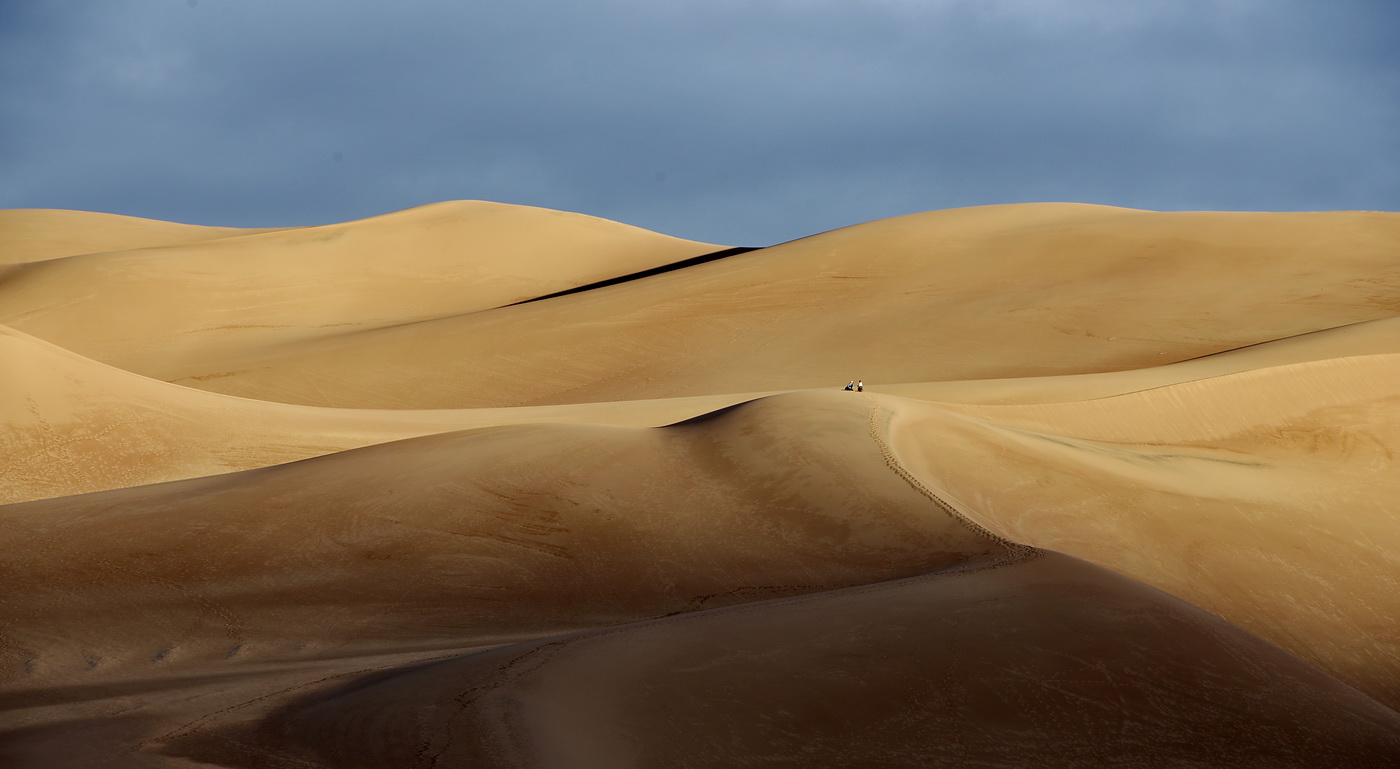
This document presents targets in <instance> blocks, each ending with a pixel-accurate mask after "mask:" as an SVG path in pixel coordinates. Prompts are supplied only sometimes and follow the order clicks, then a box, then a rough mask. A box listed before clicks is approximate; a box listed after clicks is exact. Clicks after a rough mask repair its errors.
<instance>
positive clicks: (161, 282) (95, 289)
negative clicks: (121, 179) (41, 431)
mask: <svg viewBox="0 0 1400 769" xmlns="http://www.w3.org/2000/svg"><path fill="white" fill-rule="evenodd" d="M0 245H3V244H0ZM720 248H723V247H722V246H716V245H712V244H706V243H697V242H693V241H688V240H681V239H679V238H673V237H670V236H668V235H662V234H659V233H655V232H650V231H647V230H643V229H640V228H637V227H632V226H629V225H625V224H621V223H618V222H610V221H605V220H602V219H598V218H596V217H591V216H585V215H582V214H573V213H567V212H563V211H552V210H548V209H542V208H533V207H529V206H514V205H507V204H503V203H488V202H484V201H453V202H447V203H437V204H433V205H428V206H421V207H418V208H414V209H409V210H407V211H400V212H396V213H393V214H386V215H383V216H377V217H372V218H369V219H362V220H357V221H353V222H346V223H343V224H331V225H321V226H317V227H294V228H286V229H280V230H271V231H250V232H248V233H244V234H239V235H237V236H231V237H221V238H216V239H210V240H203V241H196V242H185V243H173V244H165V245H159V246H154V247H148V248H137V249H132V250H126V251H116V252H103V253H88V254H77V255H73V256H68V257H65V258H61V259H52V260H48V261H42V262H35V263H29V264H24V265H16V266H12V267H9V268H7V269H6V270H5V271H4V272H3V273H0V323H3V324H6V325H9V326H12V327H14V328H17V329H19V330H21V331H24V332H25V333H28V334H31V335H33V336H37V337H39V338H41V339H45V340H47V341H50V342H53V343H54V344H57V345H59V346H61V347H64V348H66V349H69V350H73V351H74V352H77V353H79V354H82V355H84V356H86V357H90V358H93V359H95V360H100V361H102V362H104V363H110V364H112V365H115V366H118V367H120V368H125V369H128V370H131V371H134V372H137V373H140V374H143V375H145V376H150V377H153V378H156V379H182V378H198V377H209V376H222V375H226V374H228V372H230V371H236V370H239V369H247V368H256V367H258V365H259V362H260V361H261V360H262V359H264V358H266V357H268V356H269V355H276V354H277V353H278V352H280V351H281V350H282V349H283V348H285V347H288V346H294V345H298V344H306V343H309V342H311V341H314V340H325V339H336V338H341V337H345V336H347V335H349V336H353V335H357V334H363V333H366V332H367V331H371V330H374V329H379V328H384V327H393V326H401V325H403V324H412V323H419V322H422V321H425V320H430V319H434V318H441V317H445V316H457V315H469V314H471V313H475V312H480V311H482V310H486V309H490V308H494V307H499V306H502V305H507V304H511V303H514V302H518V301H521V300H524V299H530V298H533V297H536V296H541V295H544V294H549V293H553V292H555V291H559V290H562V289H567V288H572V287H575V286H578V285H583V284H587V283H592V282H595V281H598V280H602V279H606V278H612V277H616V276H619V275H626V274H628V273H631V272H636V271H638V270H642V269H647V268H651V267H656V266H659V265H664V264H668V263H671V262H674V261H678V260H681V259H685V258H688V257H693V256H697V255H700V254H704V253H708V252H711V251H716V250H718V249H720ZM196 381H197V379H196Z"/></svg>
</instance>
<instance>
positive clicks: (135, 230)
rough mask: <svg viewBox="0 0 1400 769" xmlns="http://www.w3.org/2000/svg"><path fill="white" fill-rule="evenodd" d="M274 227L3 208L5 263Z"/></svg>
mask: <svg viewBox="0 0 1400 769" xmlns="http://www.w3.org/2000/svg"><path fill="white" fill-rule="evenodd" d="M271 231H272V230H269V229H246V228H238V227H204V226H201V225H196V224H176V223H175V222H163V221H159V220H156V219H141V218H138V217H134V216H121V215H118V214H102V213H95V212H91V211H63V210H57V209H48V208H19V209H0V264H26V263H30V262H42V261H47V260H49V259H62V258H64V257H68V256H77V255H79V254H92V253H100V252H104V251H125V250H128V249H133V248H153V247H160V246H173V245H184V244H189V243H195V242H199V241H204V240H214V239H216V238H226V237H235V236H238V235H249V234H254V233H260V232H271Z"/></svg>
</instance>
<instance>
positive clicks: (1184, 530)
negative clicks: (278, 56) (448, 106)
mask: <svg viewBox="0 0 1400 769" xmlns="http://www.w3.org/2000/svg"><path fill="white" fill-rule="evenodd" d="M726 248H727V247H726V246H724V245H719V244H706V243H696V242H692V241H685V240H679V239H675V238H670V237H667V236H665V235H661V234H657V233H651V232H647V231H644V230H639V229H637V228H634V227H629V226H626V225H622V224H618V223H614V222H606V221H602V220H598V219H595V218H592V217H587V216H582V215H577V214H569V213H563V212H556V211H547V210H543V209H535V208H527V207H520V206H507V205H502V204H494V203H483V202H474V201H473V202H453V203H442V204H437V205H433V206H425V207H422V208H417V209H411V210H409V211H403V212H399V213H394V214H389V215H386V216H380V217H375V218H372V219H366V220H362V221H356V222H347V223H343V224H335V225H326V226H320V227H303V228H284V229H277V230H238V229H230V228H214V227H192V226H187V225H178V224H171V223H166V222H156V221H150V220H140V219H129V218H126V217H116V216H112V215H107V214H91V213H84V212H72V211H35V210H24V211H3V212H0V324H3V325H0V419H3V421H4V424H5V430H4V431H3V432H0V456H3V461H4V466H5V468H6V472H5V473H4V475H3V476H2V477H0V548H3V552H4V553H5V556H4V557H3V558H0V585H3V586H4V593H3V595H0V764H2V765H4V766H15V767H45V768H48V767H70V766H72V767H78V766H82V767H103V766H111V767H128V766H130V767H137V766H139V767H196V766H199V767H325V768H327V769H333V768H334V769H338V768H341V767H390V766H405V767H408V766H438V767H448V766H453V767H561V768H572V767H681V766H695V767H712V766H779V765H781V766H794V767H797V766H801V767H855V766H869V767H896V766H908V767H928V766H950V767H953V766H1097V765H1129V766H1178V765H1192V766H1227V765H1228V766H1260V767H1276V766H1390V765H1395V764H1397V763H1400V713H1397V711H1396V709H1397V708H1400V634H1397V633H1396V628H1397V627H1400V597H1398V596H1400V557H1398V556H1397V554H1400V462H1398V461H1397V459H1396V457H1397V453H1400V214H1391V213H1362V212H1332V213H1297V214H1264V213H1251V214H1246V213H1213V212H1189V213H1157V212H1148V211H1137V210H1131V209H1120V208H1109V207H1103V206H1087V205H1072V204H1035V205H1011V206H989V207H982V208H970V209H957V210H950V211H935V212H930V213H925V214H917V215H912V216H904V217H898V218H895V219H888V220H883V221H877V222H871V223H868V224H863V225H858V226H855V227H849V228H846V229H841V230H835V231H832V232H827V233H822V234H820V235H814V236H812V237H809V238H804V239H802V240H797V241H793V242H790V243H785V244H781V245H777V246H772V247H769V248H764V249H758V250H753V251H748V252H746V253H733V254H728V255H722V254H720V252H723V251H724V249H726ZM707 254H719V255H718V256H717V257H716V258H713V259H709V260H704V259H696V258H697V257H702V256H704V255H707ZM686 260H693V261H695V262H697V263H693V264H690V265H689V266H684V267H681V268H679V269H671V270H665V269H657V268H664V267H666V266H667V265H673V264H676V263H678V262H686ZM637 273H646V274H645V275H644V276H642V277H635V278H633V279H628V276H632V275H635V274H637ZM600 282H601V283H604V284H605V285H598V286H595V287H592V288H587V290H580V291H576V292H571V293H570V292H569V289H573V288H580V287H588V286H592V285H593V284H598V283H600ZM560 292H564V293H562V294H561V293H560ZM556 294H560V295H556ZM539 297H547V298H543V299H539V300H538V301H532V300H535V299H537V298H539ZM856 378H860V379H862V380H863V382H864V385H865V390H864V391H863V392H860V393H855V392H843V391H842V390H841V388H842V386H843V385H844V384H845V383H846V382H847V381H849V380H852V379H856Z"/></svg>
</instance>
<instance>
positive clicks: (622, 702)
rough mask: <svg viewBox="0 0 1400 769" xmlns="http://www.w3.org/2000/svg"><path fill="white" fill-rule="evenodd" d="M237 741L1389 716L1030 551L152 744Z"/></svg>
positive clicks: (907, 736) (961, 730)
mask: <svg viewBox="0 0 1400 769" xmlns="http://www.w3.org/2000/svg"><path fill="white" fill-rule="evenodd" d="M969 567H970V568H969ZM989 639H996V640H995V641H994V642H990V643H989V642H988V641H989ZM370 724H372V725H373V726H374V728H372V729H366V728H365V726H366V725H370ZM383 733H390V734H395V735H398V739H395V740H393V741H385V740H382V739H379V738H378V737H377V735H378V734H383ZM249 745H252V746H265V745H274V746H276V747H277V748H278V749H279V751H281V754H282V755H286V756H290V757H296V758H299V759H304V760H306V761H308V762H309V764H310V765H315V766H334V767H347V768H348V767H356V768H357V769H358V768H361V767H363V768H364V769H369V768H370V767H382V766H462V767H468V766H491V767H560V768H561V769H563V768H564V767H569V768H571V769H572V768H575V767H576V768H578V769H585V768H591V767H598V768H599V769H602V768H603V767H619V766H646V767H660V766H665V767H710V766H736V767H739V766H793V767H799V766H800V767H838V766H839V767H858V766H861V767H864V766H868V767H926V766H950V767H951V766H959V767H960V766H1006V767H1010V766H1031V765H1033V766H1252V767H1283V766H1289V767H1310V766H1319V765H1329V764H1330V765H1335V766H1381V765H1384V764H1385V763H1386V762H1388V761H1391V760H1393V759H1394V757H1395V756H1396V755H1397V753H1400V716H1397V715H1396V713H1395V712H1393V711H1391V710H1389V709H1387V708H1385V707H1383V706H1380V705H1378V704H1377V703H1376V702H1375V701H1373V700H1370V699H1368V698H1367V697H1365V696H1364V695H1361V694H1359V693H1358V692H1356V691H1355V690H1353V689H1351V688H1349V687H1347V686H1345V685H1344V684H1341V683H1340V682H1338V681H1336V680H1334V679H1331V678H1329V677H1327V676H1325V675H1323V674H1321V673H1319V672H1318V671H1317V670H1315V669H1313V668H1311V667H1309V666H1307V665H1306V664H1303V663H1301V662H1299V661H1298V660H1297V659H1296V658H1294V657H1291V656H1290V655H1288V654H1286V653H1284V652H1282V651H1280V650H1279V649H1277V648H1275V647H1273V646H1270V645H1269V644H1267V643H1264V642H1263V641H1260V640H1259V639H1258V638H1256V637H1254V636H1251V635H1249V634H1248V633H1245V632H1243V631H1240V630H1238V629H1237V628H1234V627H1232V626H1231V625H1229V624H1228V623H1226V622H1223V621H1222V620H1220V619H1219V618H1218V617H1215V616H1213V615H1211V614H1209V613H1207V612H1204V611H1201V610H1200V609H1197V608H1196V607H1194V606H1191V605H1189V604H1186V603H1184V602H1182V601H1179V600H1176V599H1174V598H1172V597H1171V596H1168V595H1166V594H1163V593H1160V592H1157V591H1155V590H1152V589H1150V588H1147V587H1145V586H1143V585H1142V584H1141V583H1137V582H1134V581H1132V580H1129V579H1126V578H1124V577H1121V576H1118V575H1116V574H1113V573H1112V572H1109V571H1107V570H1105V569H1102V568H1099V567H1095V566H1092V565H1090V564H1087V563H1084V562H1083V561H1078V560H1075V559H1072V558H1068V557H1065V556H1062V555H1056V554H1043V555H1039V556H1034V557H1031V558H1029V559H1027V560H1020V561H1013V562H1009V563H1002V564H1000V565H997V564H995V562H994V561H983V562H980V563H979V564H969V565H968V566H965V567H960V568H954V569H950V570H947V571H945V572H941V573H935V574H932V575H929V576H925V577H919V578H914V579H908V580H901V581H897V582H887V583H881V584H877V585H870V586H866V587H858V588H849V589H846V590H838V591H832V592H828V593H822V594H818V595H815V596H807V597H803V598H798V599H786V600H783V599H779V600H774V601H766V602H762V603H755V604H749V605H746V606H739V607H731V608H728V609H719V610H715V611H708V612H702V613H699V614H688V615H684V616H680V617H675V618H672V619H668V620H663V621H656V622H649V623H644V624H636V625H626V626H623V627H620V628H613V629H608V630H600V631H592V632H587V633H582V634H579V635H574V636H568V637H564V638H561V639H557V640H553V641H547V642H538V643H531V644H521V645H518V646H511V647H507V648H504V649H499V650H496V651H491V652H485V653H480V654H476V655H472V656H468V657H462V658H457V659H451V660H445V661H441V662H436V663H430V664H427V665H425V666H422V667H417V668H409V669H407V670H405V671H403V672H400V673H397V674H394V675H391V676H387V677H382V678H377V679H373V680H370V681H368V682H366V683H363V684H356V685H352V686H348V687H341V688H338V689H333V690H331V691H329V692H326V693H324V694H320V695H316V696H313V697H309V698H306V699H304V700H301V701H297V702H295V703H293V704H292V705H290V706H288V707H285V708H283V709H282V710H280V711H278V712H276V713H274V714H272V715H271V716H270V717H269V718H268V719H267V720H266V721H265V722H263V723H261V724H259V725H258V726H257V727H255V728H249V727H248V726H247V725H242V726H241V728H240V727H238V726H230V727H225V728H224V729H223V730H220V729H217V728H210V729H208V730H207V731H201V732H196V733H193V734H188V733H187V734H180V735H176V736H175V737H173V738H172V739H171V741H170V743H169V744H168V748H167V749H168V750H169V751H170V752H172V753H175V754H177V755H186V756H191V757H194V758H197V759H200V760H206V761H212V762H214V763H217V764H219V765H234V766H262V765H264V764H262V763H261V754H260V753H258V752H255V751H253V750H249V749H248V747H247V746H249ZM287 765H289V766H290V765H292V764H291V763H288V764H287Z"/></svg>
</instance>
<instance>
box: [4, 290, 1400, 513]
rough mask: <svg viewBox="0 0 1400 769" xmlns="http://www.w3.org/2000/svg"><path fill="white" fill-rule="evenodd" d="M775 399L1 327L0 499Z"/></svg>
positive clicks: (1263, 347)
mask: <svg viewBox="0 0 1400 769" xmlns="http://www.w3.org/2000/svg"><path fill="white" fill-rule="evenodd" d="M1383 352H1396V353H1400V318H1390V319H1385V320H1378V321H1370V322H1366V323H1359V324H1353V325H1349V326H1345V327H1342V328H1338V329H1331V330H1328V331H1321V332H1317V333H1313V334H1307V335H1303V336H1300V337H1293V338H1289V339H1283V340H1280V341H1277V342H1270V343H1264V344H1260V345H1255V346H1251V347H1248V348H1244V349H1240V350H1235V351H1232V352H1228V353H1222V354H1219V355H1214V356H1208V357H1205V358H1198V359H1194V360H1191V361H1185V362H1182V363H1177V364H1171V365H1166V366H1158V367H1153V368H1147V369H1134V370H1130V371H1121V372H1108V373H1102V374H1084V375H1069V376H1062V377H1027V378H1022V379H999V380H980V381H969V382H929V383H918V384H906V385H882V386H880V388H879V389H880V391H881V392H887V393H893V394H898V395H902V396H905V397H912V398H918V399H924V400H936V401H947V402H967V403H1047V402H1056V401H1069V400H1083V399H1090V398H1102V397H1107V396H1110V395H1118V394H1122V393H1127V392H1134V391H1138V390H1143V389H1150V388H1153V387H1162V386H1165V385H1169V384H1178V383H1181V382H1186V381H1191V380H1194V379H1202V378H1208V377H1214V376H1221V375H1224V374H1229V373H1239V372H1241V371H1249V370H1254V369H1261V368H1268V367H1270V366H1277V365H1284V364H1287V363H1295V362H1302V361H1308V360H1319V359H1326V358H1329V357H1338V356H1349V355H1361V354H1376V353H1383ZM765 394H771V393H752V394H749V393H738V394H735V393H729V394H719V395H702V396H692V397H686V398H671V399H663V400H650V401H602V402H595V403H580V404H560V405H551V406H534V407H520V408H486V409H456V410H438V411H413V410H370V409H353V410H352V409H333V408H319V407H309V406H296V405H290V404H282V403H275V402H267V401H256V400H249V399H244V398H234V397H229V396H225V395H221V394H216V393H209V392H205V391H202V390H195V389H191V388H187V387H181V386H176V385H171V384H167V383H164V382H159V381H156V380H152V379H148V378H145V377H141V376H139V375H136V374H132V373H129V372H126V371H122V370H120V369H116V368H113V367H110V366H106V365H104V364H101V363H97V362H95V361H92V360H89V359H86V358H82V357H80V356H78V355H76V354H73V353H71V352H68V351H66V350H62V349H59V348H57V347H55V346H53V345H51V344H48V343H46V342H43V341H42V340H39V339H35V338H33V337H30V336H27V335H25V334H21V333H19V332H16V331H13V330H11V329H6V328H4V327H0V409H3V419H4V421H5V424H6V425H7V426H8V429H7V430H6V431H4V432H3V433H0V462H3V463H4V464H5V465H6V466H7V467H9V468H10V472H8V473H6V474H5V475H4V476H3V477H0V504H4V503H9V502H22V501H26V500H31V499H43V498H47V497H58V496H66V495H69V494H82V493H87V492H92V491H101V490H104V489H111V488H122V487H126V486H136V485H141V484H146V483H157V482H161V481H169V480H178V479H182V478H193V477H197V476H202V475H214V474H217V473H225V472H231V471H236V470H247V469H252V468H256V467H266V466H268V465H273V464H278V463H280V462H290V461H294V460H298V459H305V458H308V457H312V456H320V455H322V454H328V453H332V452H335V451H342V450H345V449H350V448H358V447H360V446H366V445H370V444H374V443H382V442H385V441H390V440H397V439H400V438H408V437H413V436H418V435H427V434H431V433H436V432H444V431H450V430H460V429H467V428H474V427H486V426H494V425H504V424H531V423H539V422H590V423H600V424H617V425H632V426H658V425H663V424H669V423H671V422H677V421H680V420H682V419H687V418H690V417H693V416H696V415H698V414H702V413H706V412H709V411H713V410H715V409H718V408H722V407H724V406H728V405H732V404H734V403H737V402H740V401H742V400H746V399H748V398H751V397H758V396H759V395H765Z"/></svg>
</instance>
